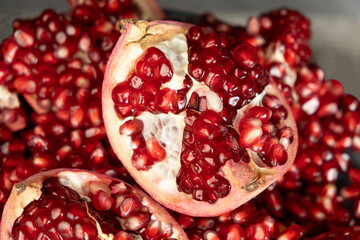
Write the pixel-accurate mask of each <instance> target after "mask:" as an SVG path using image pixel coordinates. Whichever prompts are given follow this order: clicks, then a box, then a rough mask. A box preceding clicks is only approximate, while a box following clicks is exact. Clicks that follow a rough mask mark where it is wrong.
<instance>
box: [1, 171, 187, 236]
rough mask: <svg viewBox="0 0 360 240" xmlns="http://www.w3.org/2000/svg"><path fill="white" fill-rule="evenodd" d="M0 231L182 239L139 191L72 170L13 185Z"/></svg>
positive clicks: (3, 233) (175, 227)
mask: <svg viewBox="0 0 360 240" xmlns="http://www.w3.org/2000/svg"><path fill="white" fill-rule="evenodd" d="M0 229H1V236H2V239H34V238H36V239H45V238H49V239H134V238H136V239H137V238H141V239H187V237H186V235H185V233H184V232H183V230H182V229H181V227H180V226H179V225H178V224H177V222H175V220H174V219H173V218H172V217H171V216H170V215H169V214H168V213H167V211H166V210H165V209H164V208H162V207H161V206H160V205H158V204H157V203H156V202H154V201H153V200H152V199H151V198H149V197H148V196H147V195H146V194H144V193H143V192H141V191H140V190H138V189H136V188H134V187H131V186H130V185H128V184H126V183H125V182H122V181H121V180H117V179H115V178H111V177H109V176H106V175H101V174H96V173H92V172H86V171H80V170H76V169H57V170H52V171H49V172H43V173H41V174H37V175H34V176H32V177H30V178H28V179H26V180H25V181H23V182H20V183H17V184H16V185H15V186H14V188H13V190H12V193H11V195H10V197H9V199H8V201H7V203H6V205H5V209H4V213H3V216H2V220H1V228H0Z"/></svg>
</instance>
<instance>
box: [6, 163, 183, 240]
mask: <svg viewBox="0 0 360 240" xmlns="http://www.w3.org/2000/svg"><path fill="white" fill-rule="evenodd" d="M49 177H57V178H61V179H63V181H69V182H70V183H71V184H72V185H74V186H82V185H83V184H84V183H86V182H97V183H104V184H107V185H108V184H110V183H111V182H118V183H124V184H125V185H127V186H128V187H129V188H131V189H132V192H133V193H135V195H136V196H137V197H138V198H139V199H141V201H142V203H143V204H144V205H146V207H148V209H149V212H150V213H151V214H152V216H153V217H154V218H156V219H157V220H159V221H160V222H162V223H163V224H164V226H165V227H166V226H168V227H172V228H173V230H174V232H177V234H176V235H177V236H176V238H177V239H182V240H186V239H188V238H187V236H186V234H185V232H184V231H183V229H182V228H181V226H180V225H179V224H178V223H177V222H176V221H175V220H174V219H173V218H172V217H171V216H170V214H169V213H168V212H167V211H166V210H165V209H164V208H163V207H162V206H161V205H159V204H158V203H157V202H155V201H154V200H153V199H152V198H150V197H149V196H148V195H146V194H145V193H144V192H142V191H140V190H139V189H136V188H134V187H132V186H130V185H129V184H127V183H125V182H124V181H122V180H119V179H115V178H112V177H110V176H107V175H103V174H99V173H95V172H90V171H85V170H79V169H65V168H64V169H60V168H59V169H54V170H50V171H47V172H42V173H39V174H36V175H33V176H31V177H29V178H28V179H26V180H24V181H22V182H19V183H17V184H15V185H14V186H13V189H12V191H11V194H10V196H9V198H8V200H7V202H6V204H5V206H4V211H3V215H2V217H1V223H0V236H1V239H4V240H6V239H11V238H10V237H11V234H12V228H13V225H14V222H15V220H16V219H17V218H18V217H20V216H21V214H22V212H23V209H24V208H25V206H27V205H28V204H29V203H30V202H32V201H33V200H36V199H39V198H40V196H41V194H42V192H41V187H42V182H43V181H44V180H45V179H47V178H49ZM85 191H86V190H85Z"/></svg>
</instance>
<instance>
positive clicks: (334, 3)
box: [0, 0, 360, 98]
mask: <svg viewBox="0 0 360 240" xmlns="http://www.w3.org/2000/svg"><path fill="white" fill-rule="evenodd" d="M158 2H159V4H160V5H161V6H162V7H163V8H164V9H165V10H167V11H168V12H170V13H174V12H175V13H176V14H186V15H187V14H190V15H193V14H194V15H195V16H196V15H199V14H201V13H205V12H210V13H213V14H215V16H217V17H218V18H220V19H223V20H225V21H227V22H229V23H232V24H236V25H245V23H246V20H247V19H248V17H250V16H253V15H259V14H260V13H261V12H266V11H269V10H272V9H275V8H279V7H289V8H293V9H298V10H300V11H301V12H302V13H304V14H305V15H306V16H307V17H309V18H310V19H311V22H312V35H313V37H312V43H311V45H312V50H313V62H316V63H317V64H318V65H319V66H320V67H321V68H323V69H324V71H325V74H326V78H327V79H330V78H335V79H337V80H339V81H340V82H342V83H343V85H344V87H345V91H346V92H348V93H351V94H354V95H356V96H357V97H358V98H359V97H360V41H359V40H360V1H359V0H342V1H338V0H326V1H325V0H302V1H296V0H254V1H243V0H222V1H219V0H207V1H204V0H182V1H178V0H158ZM45 8H53V9H55V10H56V11H58V12H61V11H65V10H67V9H68V4H67V1H66V0H11V1H7V0H1V1H0V40H2V39H4V38H5V37H6V36H8V35H10V34H11V33H12V32H11V31H12V30H11V22H12V20H13V19H14V18H16V17H33V16H36V15H38V14H40V13H41V11H42V10H44V9H45Z"/></svg>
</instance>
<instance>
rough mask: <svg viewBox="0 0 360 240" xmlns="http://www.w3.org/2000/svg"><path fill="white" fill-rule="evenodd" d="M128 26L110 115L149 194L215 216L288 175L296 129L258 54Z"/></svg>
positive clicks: (159, 26) (204, 38)
mask: <svg viewBox="0 0 360 240" xmlns="http://www.w3.org/2000/svg"><path fill="white" fill-rule="evenodd" d="M123 24H124V26H123V32H122V36H121V38H120V39H119V41H118V43H117V45H116V47H115V49H114V51H113V52H112V55H111V57H110V60H109V63H108V65H107V69H106V74H105V80H104V83H103V91H102V105H103V109H106V111H103V116H104V122H105V127H106V131H107V135H108V137H109V140H110V143H111V145H112V147H113V149H114V151H115V153H116V154H117V156H118V157H119V159H120V160H121V161H122V162H123V164H124V166H125V167H126V168H127V169H128V171H129V172H130V174H132V176H133V177H134V178H135V180H136V181H137V182H138V183H139V184H140V185H141V186H142V187H143V188H144V189H145V191H147V192H148V193H149V194H150V195H151V196H152V197H154V198H155V199H156V200H157V201H159V202H160V203H162V204H164V205H165V206H167V207H169V208H170V209H172V210H175V211H179V212H182V213H186V214H188V215H194V216H214V215H218V214H221V213H224V212H227V211H229V210H232V209H234V208H236V207H237V206H239V205H241V204H243V203H245V202H247V201H248V200H250V199H251V198H253V197H254V196H256V195H257V194H259V193H260V192H261V191H263V190H264V189H265V188H266V187H268V186H269V185H270V184H271V183H272V182H274V181H275V180H276V179H277V178H279V177H280V176H281V175H283V174H284V173H285V172H286V171H287V170H288V169H289V167H290V166H291V164H292V162H293V160H294V158H295V155H296V150H297V128H296V125H295V121H294V119H293V117H292V113H291V111H290V109H289V107H288V105H287V103H286V101H285V99H284V98H283V96H282V94H281V93H280V91H279V90H278V89H277V87H276V85H274V83H273V82H272V80H271V79H269V77H268V75H267V73H266V72H265V71H264V69H263V68H262V67H261V66H260V65H259V63H258V56H257V50H256V48H254V47H253V46H251V45H249V44H247V43H241V42H238V41H236V40H235V39H234V38H233V37H231V36H228V35H225V34H219V33H213V32H205V31H204V30H202V29H201V28H200V27H197V26H192V25H188V24H183V23H176V22H161V21H158V22H149V23H148V22H145V21H137V22H125V21H124V22H123ZM150 143H151V144H150ZM194 209H197V211H194Z"/></svg>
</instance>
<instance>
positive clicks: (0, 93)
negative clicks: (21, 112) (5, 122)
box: [0, 85, 20, 109]
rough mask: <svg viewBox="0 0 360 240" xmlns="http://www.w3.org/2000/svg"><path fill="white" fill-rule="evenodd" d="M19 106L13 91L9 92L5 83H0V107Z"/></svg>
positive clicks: (12, 107)
mask: <svg viewBox="0 0 360 240" xmlns="http://www.w3.org/2000/svg"><path fill="white" fill-rule="evenodd" d="M18 107H20V101H19V98H18V96H17V94H16V93H15V92H10V91H9V89H8V88H7V87H6V86H5V85H0V109H3V108H8V109H14V108H18Z"/></svg>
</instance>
